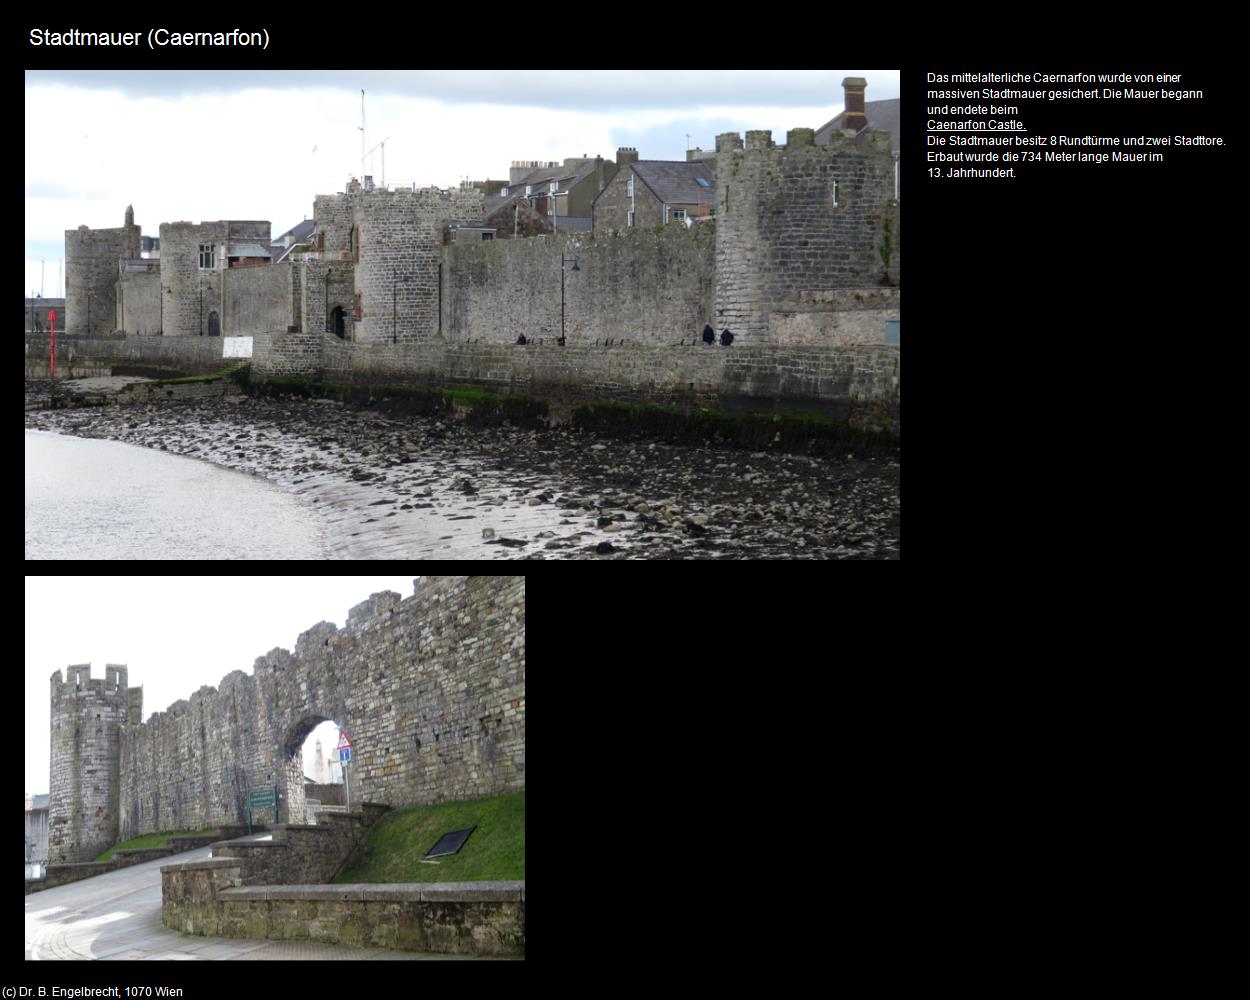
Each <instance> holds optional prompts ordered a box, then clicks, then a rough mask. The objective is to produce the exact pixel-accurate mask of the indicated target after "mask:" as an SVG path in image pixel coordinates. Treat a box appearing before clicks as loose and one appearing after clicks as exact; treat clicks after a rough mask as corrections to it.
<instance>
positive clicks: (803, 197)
mask: <svg viewBox="0 0 1250 1000" xmlns="http://www.w3.org/2000/svg"><path fill="white" fill-rule="evenodd" d="M716 153H717V159H716V325H717V326H722V327H725V326H727V327H729V328H730V329H731V330H732V331H733V332H734V333H735V334H736V335H737V336H738V338H739V341H740V342H741V343H743V344H744V345H745V344H751V343H753V342H768V343H779V342H788V341H789V340H791V339H792V338H793V337H795V336H797V334H796V333H795V332H794V328H795V318H794V316H793V315H792V313H793V308H792V305H788V304H792V303H794V302H797V301H801V300H803V299H804V298H805V297H807V296H811V295H813V294H821V295H829V294H832V293H834V292H837V291H841V290H846V289H857V290H865V291H871V290H873V289H877V288H880V287H889V288H892V289H894V288H897V285H898V273H899V239H898V218H899V213H898V204H897V201H896V200H895V199H894V176H895V173H894V169H895V163H894V156H893V154H892V153H891V150H890V133H889V132H888V131H884V130H879V129H871V128H865V129H861V130H859V131H858V132H856V131H852V130H849V129H848V130H845V131H842V132H836V131H835V132H834V133H832V135H830V137H829V142H828V144H827V145H823V144H822V145H817V144H816V142H815V131H814V130H813V129H810V128H795V129H791V130H790V131H789V132H788V133H787V135H786V143H785V145H781V146H779V145H777V144H776V143H774V142H773V138H772V132H771V131H769V130H767V129H760V130H753V131H749V132H747V133H746V142H745V145H744V143H743V139H742V136H741V135H739V133H737V132H724V133H721V134H720V135H718V136H717V137H716ZM822 319H827V317H822ZM799 325H800V326H801V325H802V324H799ZM809 325H810V324H809ZM825 326H828V327H829V328H830V329H832V325H831V324H830V323H826V324H825ZM825 326H822V327H821V329H822V330H824V329H825ZM804 329H806V327H804ZM829 335H830V336H832V334H829ZM813 336H816V335H815V334H813ZM882 336H884V334H883V333H882Z"/></svg>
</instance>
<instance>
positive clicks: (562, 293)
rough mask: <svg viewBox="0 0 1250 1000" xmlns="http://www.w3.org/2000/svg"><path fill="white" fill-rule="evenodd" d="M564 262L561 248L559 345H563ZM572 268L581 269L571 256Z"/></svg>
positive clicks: (575, 259)
mask: <svg viewBox="0 0 1250 1000" xmlns="http://www.w3.org/2000/svg"><path fill="white" fill-rule="evenodd" d="M564 263H565V261H564V251H563V250H561V251H560V340H559V344H560V346H561V347H563V346H564ZM573 270H574V271H580V270H581V268H580V267H578V266H577V258H576V257H574V258H573Z"/></svg>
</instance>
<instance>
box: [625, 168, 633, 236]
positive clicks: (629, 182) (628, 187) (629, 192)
mask: <svg viewBox="0 0 1250 1000" xmlns="http://www.w3.org/2000/svg"><path fill="white" fill-rule="evenodd" d="M625 193H626V194H627V195H629V196H630V197H631V198H632V197H633V196H634V179H633V178H632V177H631V178H630V179H629V180H627V181H626V182H625ZM631 225H632V223H631Z"/></svg>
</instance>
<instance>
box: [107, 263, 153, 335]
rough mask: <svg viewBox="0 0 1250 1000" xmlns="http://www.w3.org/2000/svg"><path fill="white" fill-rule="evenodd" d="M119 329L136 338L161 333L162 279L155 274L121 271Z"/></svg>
mask: <svg viewBox="0 0 1250 1000" xmlns="http://www.w3.org/2000/svg"><path fill="white" fill-rule="evenodd" d="M117 298H118V303H117V305H118V313H119V314H120V315H119V316H118V320H119V322H118V327H117V328H118V329H119V330H125V331H126V332H127V333H128V334H134V335H136V336H154V335H155V334H158V333H160V330H161V319H162V316H161V275H160V271H159V270H155V271H122V272H121V273H120V274H119V275H118V277H117Z"/></svg>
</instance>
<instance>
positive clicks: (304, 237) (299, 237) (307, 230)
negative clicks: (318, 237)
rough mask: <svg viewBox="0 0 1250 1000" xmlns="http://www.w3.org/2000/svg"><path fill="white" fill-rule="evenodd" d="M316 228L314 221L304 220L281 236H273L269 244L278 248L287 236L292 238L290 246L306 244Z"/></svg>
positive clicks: (315, 221)
mask: <svg viewBox="0 0 1250 1000" xmlns="http://www.w3.org/2000/svg"><path fill="white" fill-rule="evenodd" d="M316 228H317V220H316V219H305V220H304V221H303V222H297V223H296V224H295V225H294V226H292V227H291V228H290V229H288V230H287V231H286V232H285V233H283V234H282V235H281V236H275V237H274V238H273V239H272V240H270V241H269V242H270V243H273V244H274V245H277V246H280V245H281V244H282V243H283V242H284V241H285V240H286V238H287V237H288V236H290V237H293V239H292V240H291V245H292V246H294V245H295V244H296V243H306V242H307V241H308V240H310V239H311V238H312V234H313V230H314V229H316Z"/></svg>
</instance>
